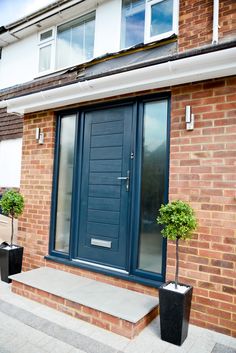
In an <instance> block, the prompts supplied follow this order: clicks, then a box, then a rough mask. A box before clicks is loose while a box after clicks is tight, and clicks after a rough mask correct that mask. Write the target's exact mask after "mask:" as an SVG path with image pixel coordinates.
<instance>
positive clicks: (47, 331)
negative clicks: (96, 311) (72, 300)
mask: <svg viewBox="0 0 236 353" xmlns="http://www.w3.org/2000/svg"><path fill="white" fill-rule="evenodd" d="M0 353H236V339H234V338H232V337H228V336H225V335H222V334H219V333H215V332H213V331H209V330H205V329H201V328H199V327H196V326H193V325H190V329H189V335H188V337H187V339H186V341H185V342H184V344H183V345H182V346H181V347H177V346H174V345H171V344H169V343H166V342H163V341H161V340H160V338H159V320H158V319H156V320H154V321H153V322H152V323H151V324H150V325H149V326H148V327H147V328H146V329H145V330H144V331H143V332H142V333H141V334H140V335H139V336H138V337H137V338H135V339H134V340H128V339H126V338H124V337H120V336H118V335H116V334H114V333H110V332H107V331H105V330H102V329H100V328H98V327H96V326H93V325H90V324H88V323H86V322H83V321H81V320H78V319H74V318H72V317H70V316H67V315H65V314H63V313H60V312H57V311H55V310H53V309H51V308H47V307H45V306H42V305H41V304H38V303H35V302H33V301H30V300H28V299H26V298H22V297H19V296H17V295H15V294H13V293H11V292H10V285H8V284H6V283H3V282H0Z"/></svg>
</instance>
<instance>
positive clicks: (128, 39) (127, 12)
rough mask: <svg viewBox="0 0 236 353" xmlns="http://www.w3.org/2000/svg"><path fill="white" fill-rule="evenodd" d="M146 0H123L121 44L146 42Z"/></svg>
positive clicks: (128, 44)
mask: <svg viewBox="0 0 236 353" xmlns="http://www.w3.org/2000/svg"><path fill="white" fill-rule="evenodd" d="M144 20H145V0H123V2H122V31H121V46H122V48H127V47H130V46H133V45H135V44H139V43H143V42H144Z"/></svg>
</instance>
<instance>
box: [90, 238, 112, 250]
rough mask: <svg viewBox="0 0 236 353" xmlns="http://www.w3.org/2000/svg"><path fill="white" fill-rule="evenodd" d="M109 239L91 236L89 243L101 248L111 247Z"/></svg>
mask: <svg viewBox="0 0 236 353" xmlns="http://www.w3.org/2000/svg"><path fill="white" fill-rule="evenodd" d="M111 243H112V242H111V241H108V240H102V239H95V238H91V245H96V246H101V247H103V248H111Z"/></svg>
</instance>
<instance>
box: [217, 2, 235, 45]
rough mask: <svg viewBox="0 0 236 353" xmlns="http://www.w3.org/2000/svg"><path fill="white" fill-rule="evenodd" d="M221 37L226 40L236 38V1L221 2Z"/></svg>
mask: <svg viewBox="0 0 236 353" xmlns="http://www.w3.org/2000/svg"><path fill="white" fill-rule="evenodd" d="M219 5H220V11H219V39H220V40H223V41H226V40H230V39H235V38H236V1H235V0H224V1H220V2H219Z"/></svg>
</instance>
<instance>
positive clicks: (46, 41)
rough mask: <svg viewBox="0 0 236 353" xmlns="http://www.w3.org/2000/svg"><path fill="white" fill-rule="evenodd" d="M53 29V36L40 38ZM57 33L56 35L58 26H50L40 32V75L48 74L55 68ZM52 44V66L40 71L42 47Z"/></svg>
mask: <svg viewBox="0 0 236 353" xmlns="http://www.w3.org/2000/svg"><path fill="white" fill-rule="evenodd" d="M50 30H52V36H51V37H49V38H46V39H43V40H40V36H41V34H42V33H45V32H48V31H50ZM55 35H56V28H55V27H50V28H47V29H46V30H43V31H40V32H39V33H38V64H37V73H38V75H39V76H42V75H46V74H48V73H50V72H52V71H53V70H54V68H55ZM49 45H51V58H50V67H49V69H48V70H43V71H39V60H40V49H42V48H44V47H47V46H49Z"/></svg>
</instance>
